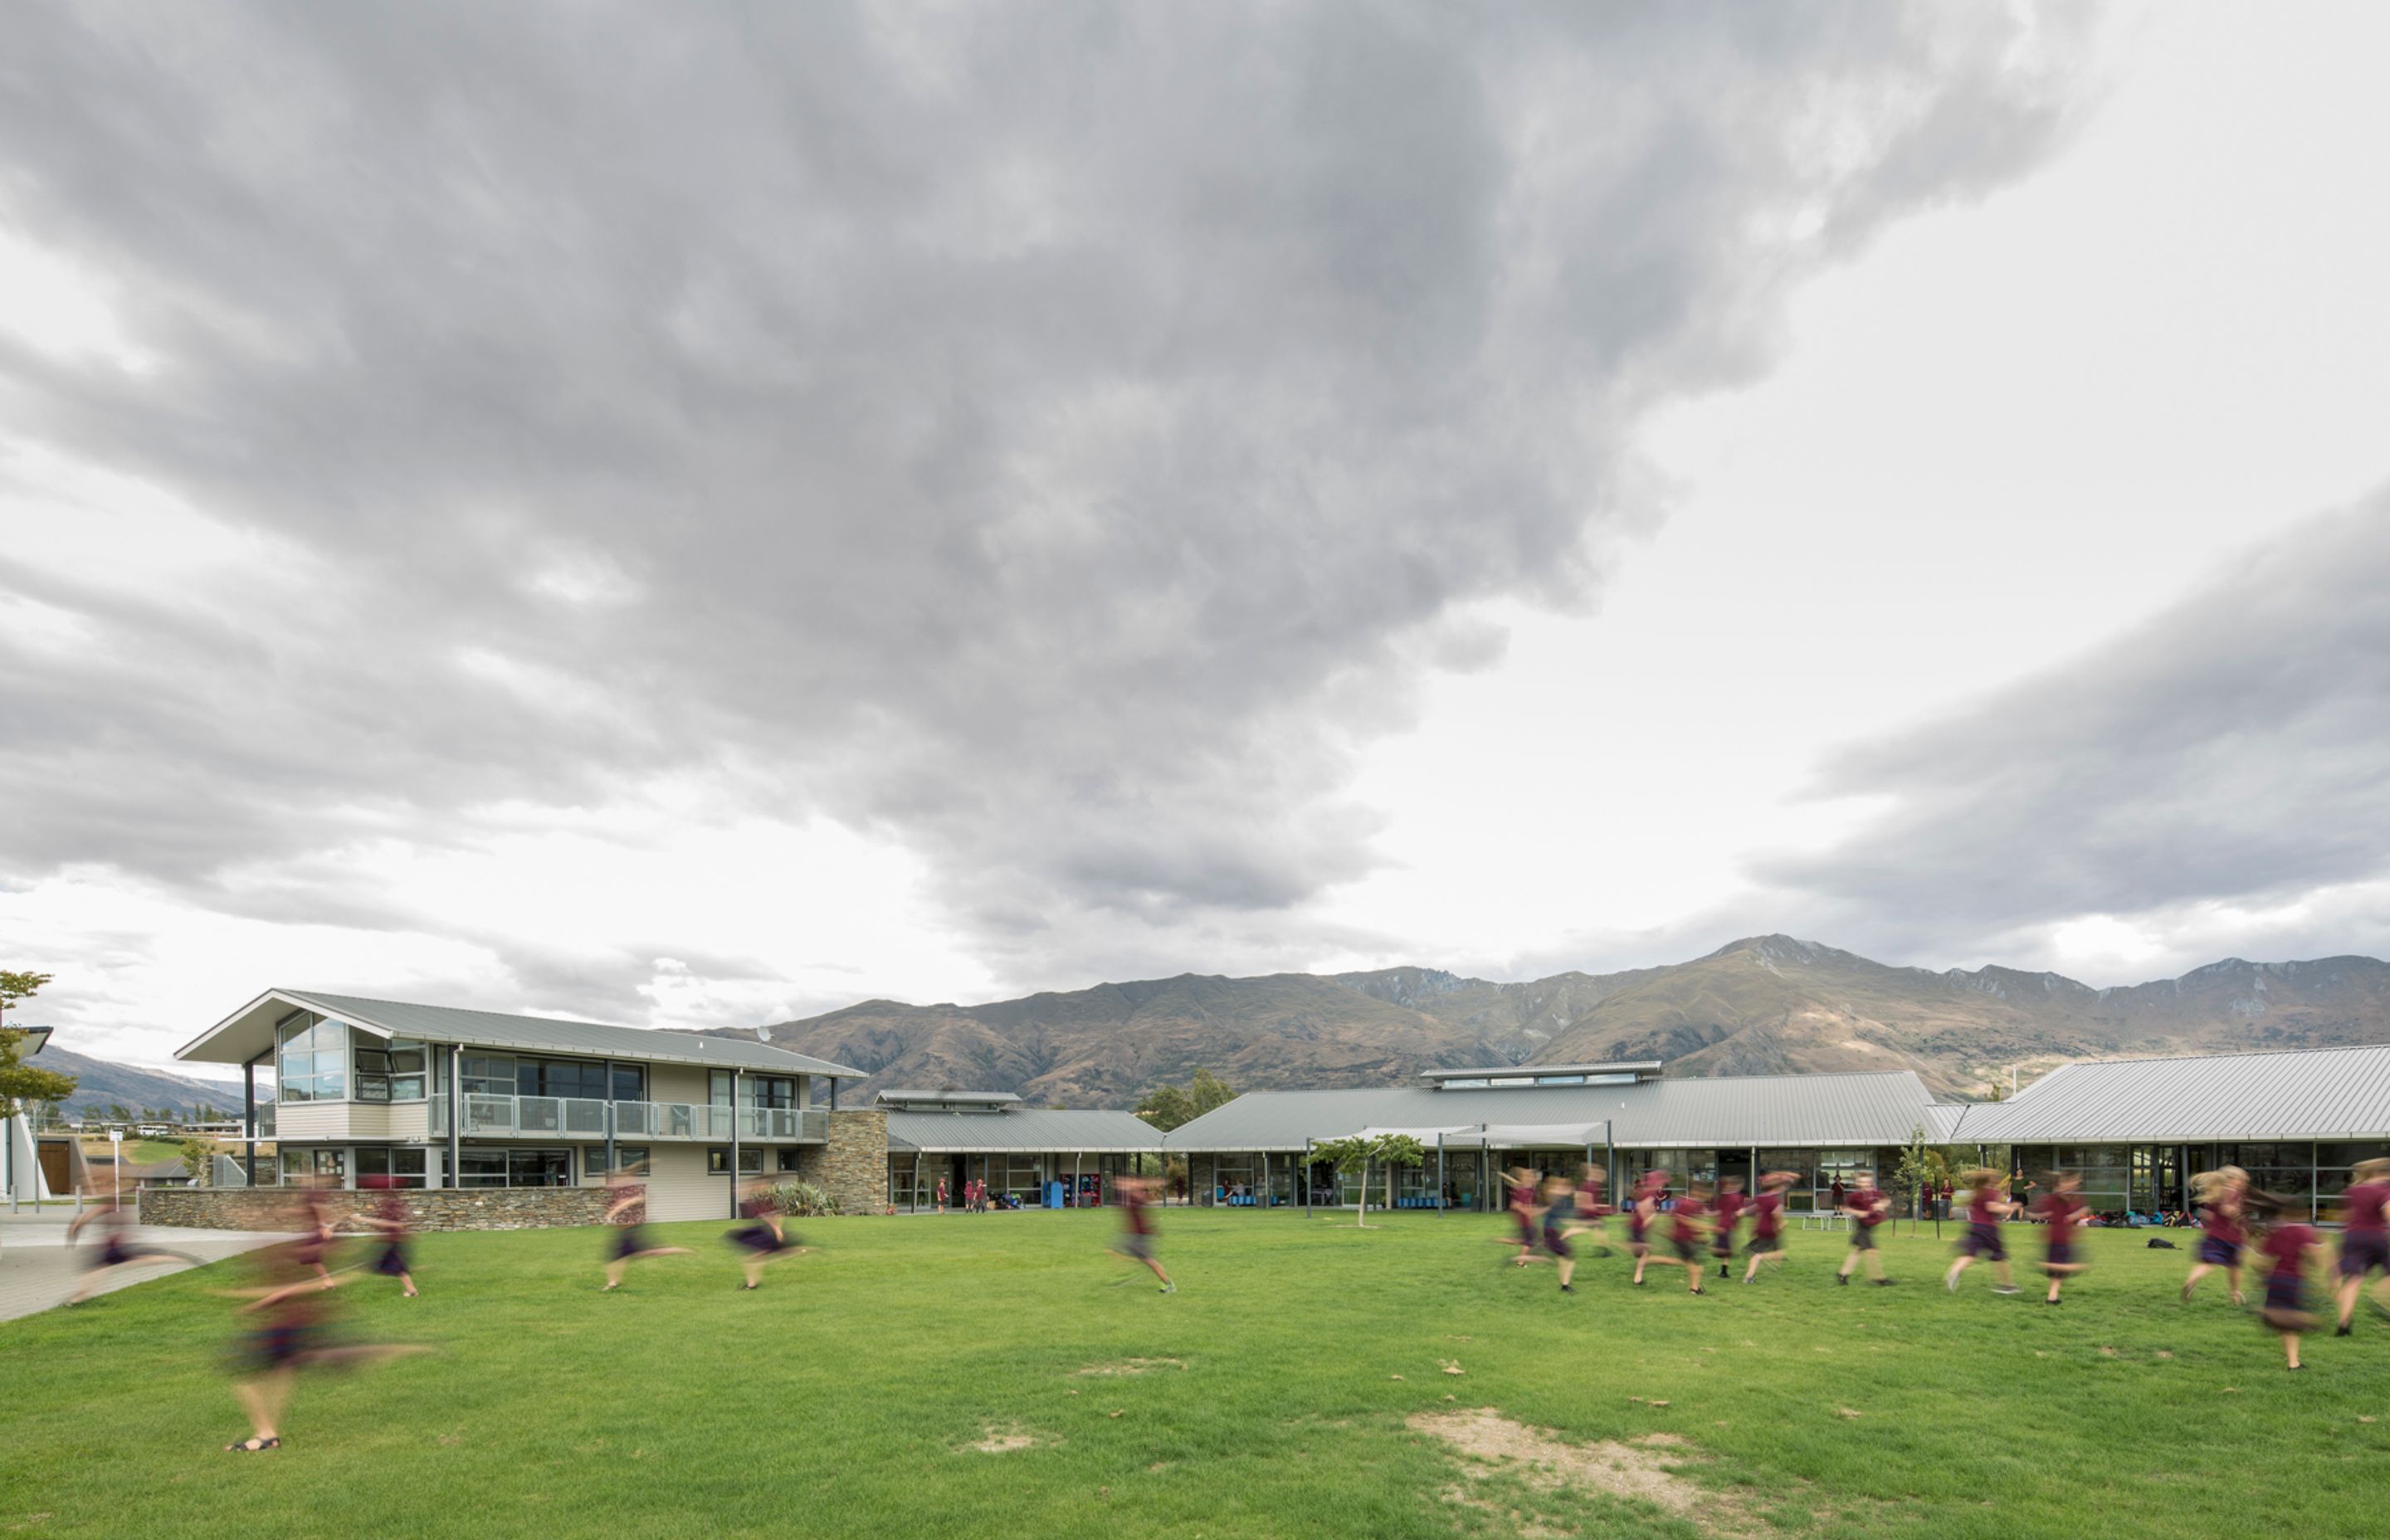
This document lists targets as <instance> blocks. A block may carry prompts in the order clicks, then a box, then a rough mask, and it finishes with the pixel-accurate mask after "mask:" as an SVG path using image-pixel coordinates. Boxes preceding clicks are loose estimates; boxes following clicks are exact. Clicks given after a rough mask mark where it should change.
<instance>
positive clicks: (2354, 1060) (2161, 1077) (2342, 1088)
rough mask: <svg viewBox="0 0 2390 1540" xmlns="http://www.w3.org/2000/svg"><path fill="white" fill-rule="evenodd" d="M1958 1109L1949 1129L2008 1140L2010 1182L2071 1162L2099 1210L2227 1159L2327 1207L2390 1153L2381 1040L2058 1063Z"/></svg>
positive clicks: (2166, 1195)
mask: <svg viewBox="0 0 2390 1540" xmlns="http://www.w3.org/2000/svg"><path fill="white" fill-rule="evenodd" d="M1959 1114H1960V1115H1959V1116H1958V1117H1957V1118H1955V1119H1954V1120H1953V1122H1952V1123H1951V1126H1950V1129H1949V1134H1948V1138H1949V1141H1950V1142H1953V1143H1958V1144H1964V1145H1976V1146H1982V1147H1985V1148H1986V1149H1989V1148H1991V1147H1994V1146H2003V1145H2004V1146H2006V1147H2007V1148H2008V1150H2009V1160H2010V1163H2011V1167H2012V1168H2013V1170H2014V1172H2015V1175H2016V1180H2017V1181H2018V1183H2019V1184H2022V1183H2024V1182H2025V1181H2029V1180H2034V1179H2037V1178H2038V1177H2039V1175H2040V1174H2042V1173H2043V1172H2046V1171H2050V1170H2064V1171H2074V1172H2080V1173H2081V1174H2082V1175H2083V1192H2084V1198H2085V1200H2086V1201H2087V1202H2088V1203H2089V1204H2090V1206H2091V1208H2092V1209H2093V1210H2094V1211H2095V1212H2099V1213H2110V1212H2114V1211H2117V1210H2125V1211H2128V1212H2132V1213H2157V1212H2164V1211H2167V1210H2188V1209H2189V1208H2190V1206H2191V1192H2190V1181H2191V1177H2192V1176H2193V1175H2195V1174H2198V1173H2200V1172H2203V1171H2213V1170H2215V1169H2216V1168H2217V1167H2218V1166H2225V1165H2236V1166H2239V1167H2241V1168H2242V1169H2243V1170H2245V1171H2246V1172H2248V1173H2249V1176H2250V1179H2251V1180H2252V1181H2253V1182H2255V1184H2256V1185H2257V1186H2258V1187H2263V1188H2265V1189H2266V1190H2267V1191H2268V1192H2273V1193H2279V1194H2281V1195H2282V1196H2285V1197H2289V1198H2292V1199H2294V1200H2297V1201H2298V1202H2299V1203H2300V1204H2301V1205H2303V1206H2304V1208H2305V1209H2306V1212H2307V1213H2310V1214H2312V1215H2314V1216H2316V1217H2322V1218H2330V1217H2333V1215H2332V1200H2333V1199H2335V1198H2337V1197H2338V1196H2339V1194H2340V1191H2341V1189H2342V1188H2344V1187H2346V1186H2347V1185H2348V1181H2349V1168H2350V1167H2351V1166H2353V1165H2355V1164H2356V1163H2357V1162H2358V1161H2365V1160H2371V1159H2373V1158H2375V1157H2377V1156H2384V1155H2390V1046H2371V1047H2356V1048H2310V1049H2304V1050H2294V1051H2286V1052H2272V1053H2239V1054H2213V1055H2207V1056H2204V1057H2198V1058H2178V1059H2109V1060H2105V1061H2102V1062H2100V1063H2091V1064H2064V1065H2061V1066H2060V1067H2059V1068H2057V1069H2055V1070H2052V1071H2050V1072H2049V1073H2048V1074H2046V1075H2044V1076H2043V1077H2042V1078H2041V1079H2039V1080H2037V1081H2035V1082H2034V1083H2033V1084H2031V1085H2028V1086H2026V1087H2025V1088H2024V1090H2023V1091H2021V1092H2019V1093H2018V1094H2017V1095H2016V1096H2015V1097H2011V1098H2010V1099H2009V1100H2007V1101H2000V1102H1984V1103H1979V1104H1977V1105H1974V1106H1971V1107H1966V1108H1963V1109H1960V1110H1959Z"/></svg>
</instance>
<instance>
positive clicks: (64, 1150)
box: [0, 1027, 92, 1204]
mask: <svg viewBox="0 0 2390 1540" xmlns="http://www.w3.org/2000/svg"><path fill="white" fill-rule="evenodd" d="M8 1030H9V1031H11V1032H14V1033H17V1056H18V1058H19V1060H22V1059H31V1058H32V1057H33V1056H34V1055H36V1054H38V1053H40V1052H41V1051H42V1050H43V1049H44V1048H45V1047H47V1046H49V1044H50V1029H49V1028H47V1027H11V1028H10V1029H8ZM91 1180H92V1179H91V1173H90V1170H89V1168H88V1167H86V1166H85V1165H84V1158H83V1142H82V1141H81V1140H80V1139H77V1138H76V1137H75V1136H73V1135H71V1134H65V1133H58V1132H55V1131H53V1132H46V1133H45V1132H44V1131H43V1130H41V1129H39V1128H36V1127H34V1126H33V1120H32V1116H31V1115H30V1114H29V1113H27V1112H24V1111H16V1112H11V1113H9V1114H8V1115H7V1116H6V1117H0V1199H5V1200H6V1201H8V1202H10V1203H12V1204H13V1203H38V1202H41V1201H42V1200H45V1199H50V1198H64V1197H66V1196H68V1195H69V1194H71V1193H74V1192H77V1191H80V1190H82V1189H83V1188H84V1187H89V1186H90V1185H91Z"/></svg>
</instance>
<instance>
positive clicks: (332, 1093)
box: [315, 1074, 349, 1101]
mask: <svg viewBox="0 0 2390 1540" xmlns="http://www.w3.org/2000/svg"><path fill="white" fill-rule="evenodd" d="M348 1094H349V1092H348V1077H347V1076H346V1075H339V1074H330V1075H327V1074H319V1075H317V1076H316V1077H315V1099H316V1100H317V1101H339V1100H341V1098H343V1097H346V1096H347V1095H348Z"/></svg>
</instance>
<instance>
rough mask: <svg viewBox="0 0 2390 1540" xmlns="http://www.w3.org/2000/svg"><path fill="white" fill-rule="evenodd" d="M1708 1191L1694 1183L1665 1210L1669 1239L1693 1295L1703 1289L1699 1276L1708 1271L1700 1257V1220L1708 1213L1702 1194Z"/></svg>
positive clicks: (1707, 1265)
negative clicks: (1672, 1206)
mask: <svg viewBox="0 0 2390 1540" xmlns="http://www.w3.org/2000/svg"><path fill="white" fill-rule="evenodd" d="M1708 1191H1709V1188H1708V1187H1706V1186H1705V1185H1703V1184H1702V1183H1699V1182H1696V1183H1693V1184H1692V1185H1691V1186H1690V1187H1686V1189H1685V1196H1683V1197H1682V1198H1679V1199H1677V1202H1676V1206H1675V1207H1674V1208H1672V1209H1671V1210H1669V1211H1668V1242H1669V1244H1670V1245H1671V1246H1672V1247H1673V1248H1674V1249H1675V1251H1676V1253H1677V1261H1678V1262H1679V1263H1681V1264H1683V1265H1684V1269H1685V1281H1686V1284H1687V1285H1688V1286H1689V1287H1690V1290H1691V1291H1692V1292H1694V1293H1696V1294H1699V1293H1701V1292H1703V1289H1702V1275H1703V1274H1704V1273H1706V1272H1707V1271H1708V1270H1709V1264H1707V1263H1705V1262H1703V1260H1702V1221H1703V1219H1705V1218H1706V1217H1707V1216H1708V1214H1709V1212H1710V1211H1709V1204H1708V1203H1706V1202H1705V1201H1703V1197H1704V1195H1705V1194H1706V1193H1707V1192H1708Z"/></svg>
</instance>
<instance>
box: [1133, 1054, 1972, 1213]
mask: <svg viewBox="0 0 2390 1540" xmlns="http://www.w3.org/2000/svg"><path fill="white" fill-rule="evenodd" d="M1933 1108H1934V1097H1933V1093H1932V1092H1930V1091H1929V1090H1928V1089H1927V1088H1926V1085H1925V1083H1924V1082H1923V1081H1921V1080H1920V1079H1919V1078H1918V1077H1917V1076H1916V1075H1915V1074H1914V1073H1912V1072H1908V1071H1906V1070H1900V1071H1892V1072H1884V1073H1877V1074H1818V1075H1764V1076H1750V1077H1723V1078H1711V1079H1699V1080H1671V1079H1669V1078H1667V1075H1666V1073H1665V1071H1664V1066H1663V1065H1662V1064H1661V1063H1660V1062H1659V1061H1657V1060H1638V1061H1632V1062H1618V1063H1600V1064H1526V1065H1505V1066H1501V1067H1498V1068H1493V1069H1476V1070H1433V1071H1430V1072H1427V1073H1425V1074H1422V1075H1421V1076H1420V1084H1416V1085H1398V1086H1383V1087H1376V1088H1369V1089H1362V1090H1349V1091H1253V1092H1248V1093H1246V1094H1245V1095H1243V1096H1241V1097H1238V1098H1237V1099H1236V1100H1234V1101H1232V1102H1229V1103H1228V1104H1227V1105H1226V1106H1224V1107H1219V1108H1214V1110H1211V1111H1209V1112H1206V1113H1205V1114H1203V1115H1202V1116H1201V1117H1200V1118H1197V1119H1195V1120H1193V1121H1192V1122H1190V1123H1186V1124H1184V1125H1182V1126H1181V1127H1178V1128H1176V1129H1173V1130H1172V1131H1171V1133H1170V1135H1169V1136H1168V1139H1167V1148H1168V1149H1169V1151H1170V1153H1171V1154H1173V1155H1179V1156H1184V1157H1185V1158H1186V1160H1187V1162H1188V1168H1189V1187H1190V1191H1191V1195H1192V1196H1193V1198H1194V1199H1195V1200H1196V1201H1197V1202H1199V1203H1201V1202H1211V1203H1225V1204H1229V1205H1231V1206H1240V1205H1241V1204H1243V1203H1246V1202H1250V1203H1252V1204H1253V1206H1255V1207H1284V1206H1288V1205H1298V1206H1299V1205H1303V1204H1305V1203H1337V1202H1351V1201H1353V1200H1354V1199H1355V1198H1356V1193H1355V1192H1353V1191H1352V1190H1350V1185H1349V1183H1348V1182H1347V1181H1346V1180H1345V1179H1344V1178H1343V1177H1341V1176H1340V1175H1339V1174H1337V1173H1335V1172H1334V1171H1332V1170H1331V1169H1330V1168H1329V1167H1327V1166H1325V1165H1323V1164H1320V1163H1318V1162H1315V1161H1312V1160H1311V1159H1310V1158H1309V1151H1310V1149H1311V1147H1312V1146H1313V1145H1315V1144H1317V1143H1319V1142H1321V1141H1323V1140H1328V1139H1336V1138H1343V1137H1346V1136H1351V1135H1356V1134H1369V1135H1375V1134H1381V1133H1400V1134H1407V1135H1409V1136H1412V1137H1413V1138H1416V1139H1417V1140H1418V1141H1419V1142H1420V1146H1421V1147H1422V1148H1423V1149H1425V1150H1426V1152H1427V1159H1426V1161H1425V1162H1424V1163H1423V1164H1421V1165H1420V1166H1417V1167H1413V1168H1408V1169H1400V1170H1397V1171H1396V1172H1395V1173H1394V1202H1395V1204H1396V1206H1397V1207H1403V1208H1458V1209H1479V1210H1486V1209H1498V1208H1500V1207H1501V1206H1502V1202H1503V1193H1502V1187H1501V1183H1500V1181H1499V1180H1498V1179H1497V1175H1496V1174H1497V1172H1499V1171H1501V1170H1503V1169H1504V1168H1506V1167H1509V1166H1512V1165H1521V1166H1525V1167H1528V1168H1529V1169H1531V1170H1541V1171H1557V1170H1562V1169H1569V1170H1574V1167H1575V1166H1576V1165H1577V1164H1579V1163H1581V1162H1585V1161H1594V1162H1598V1163H1600V1164H1603V1165H1606V1166H1607V1167H1609V1169H1610V1170H1611V1172H1612V1173H1613V1178H1612V1179H1613V1184H1618V1183H1625V1182H1632V1181H1634V1180H1635V1179H1636V1178H1637V1177H1638V1176H1640V1175H1641V1174H1643V1173H1644V1172H1646V1171H1651V1170H1663V1171H1666V1172H1668V1173H1669V1174H1670V1179H1671V1185H1672V1186H1673V1187H1675V1188H1676V1190H1677V1191H1682V1190H1683V1189H1684V1185H1685V1184H1686V1183H1687V1182H1714V1181H1716V1180H1718V1179H1719V1178H1721V1177H1726V1176H1740V1177H1742V1178H1744V1179H1745V1181H1746V1182H1747V1181H1749V1180H1750V1179H1751V1178H1752V1176H1753V1175H1754V1174H1755V1173H1757V1172H1763V1171H1790V1172H1793V1173H1795V1174H1797V1180H1796V1182H1795V1185H1794V1186H1793V1187H1792V1190H1791V1192H1790V1193H1789V1195H1788V1202H1789V1204H1790V1206H1792V1208H1794V1209H1796V1210H1802V1211H1806V1210H1808V1209H1810V1208H1811V1207H1812V1206H1813V1205H1814V1206H1816V1207H1818V1208H1831V1206H1832V1200H1831V1194H1832V1190H1833V1186H1834V1184H1835V1183H1836V1182H1837V1181H1841V1182H1844V1183H1846V1184H1847V1183H1848V1182H1850V1181H1851V1180H1852V1179H1853V1178H1855V1177H1856V1176H1857V1174H1859V1173H1860V1172H1862V1171H1866V1172H1872V1173H1874V1174H1876V1175H1877V1176H1878V1177H1879V1178H1880V1179H1883V1180H1885V1181H1887V1182H1888V1181H1889V1179H1890V1177H1891V1174H1892V1173H1893V1172H1894V1170H1895V1169H1896V1167H1897V1165H1898V1163H1899V1159H1900V1150H1901V1149H1902V1148H1904V1147H1905V1146H1907V1145H1908V1142H1909V1139H1910V1136H1911V1135H1912V1134H1913V1133H1914V1132H1915V1131H1917V1130H1919V1129H1923V1130H1925V1131H1926V1133H1927V1136H1928V1137H1929V1139H1931V1138H1932V1137H1933V1130H1934V1112H1933ZM1384 1184H1385V1175H1384V1174H1383V1173H1382V1172H1380V1173H1377V1174H1373V1176H1372V1178H1371V1184H1370V1190H1369V1200H1370V1201H1371V1202H1373V1203H1377V1202H1382V1201H1383V1200H1384V1196H1385V1185H1384Z"/></svg>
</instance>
